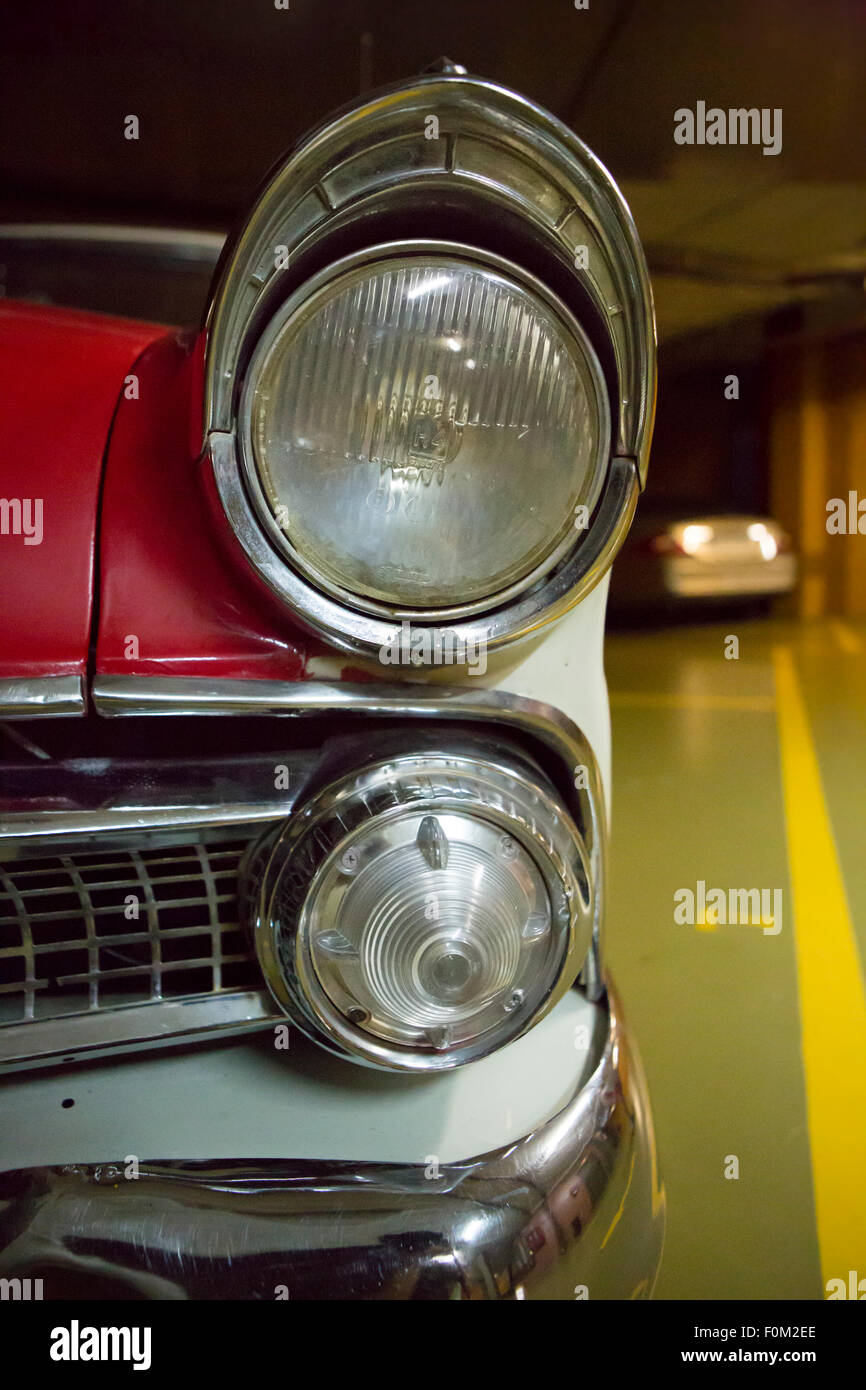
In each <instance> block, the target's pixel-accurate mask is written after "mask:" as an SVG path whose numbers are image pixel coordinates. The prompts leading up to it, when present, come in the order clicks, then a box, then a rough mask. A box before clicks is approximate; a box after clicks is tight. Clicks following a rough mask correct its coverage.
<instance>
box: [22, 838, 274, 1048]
mask: <svg viewBox="0 0 866 1390" xmlns="http://www.w3.org/2000/svg"><path fill="white" fill-rule="evenodd" d="M245 847H246V846H245V845H244V844H243V843H239V842H238V841H234V842H228V843H218V844H212V845H203V844H188V845H173V846H169V847H165V846H163V847H159V848H147V849H145V848H136V849H125V850H111V851H101V850H99V849H88V850H82V851H81V852H78V853H75V854H59V855H54V856H52V857H50V858H32V859H17V860H13V861H11V862H7V863H5V864H0V1024H13V1023H18V1024H20V1023H22V1022H26V1021H28V1020H34V1021H35V1020H40V1019H52V1018H59V1017H69V1016H73V1015H76V1014H82V1013H89V1014H92V1013H94V1012H98V1011H99V1010H106V1009H116V1008H118V1007H119V1006H123V1005H130V1004H138V1005H141V1004H156V1003H159V1002H162V1001H166V1000H173V999H178V998H181V997H183V998H187V997H197V998H200V997H201V996H211V997H212V996H215V995H224V994H227V993H229V992H235V991H238V990H249V989H257V988H260V986H261V977H260V975H259V971H258V968H257V966H256V964H255V960H254V957H253V954H252V951H251V949H250V947H249V945H248V942H247V938H246V935H245V933H244V931H243V929H242V927H241V925H240V921H239V913H238V891H237V880H238V866H239V862H240V859H241V856H242V854H243V852H244V850H245Z"/></svg>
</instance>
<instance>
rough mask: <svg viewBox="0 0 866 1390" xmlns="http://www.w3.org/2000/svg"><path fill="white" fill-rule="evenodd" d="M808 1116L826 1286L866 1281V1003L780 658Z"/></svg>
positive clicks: (777, 653)
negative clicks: (855, 1277) (855, 1275)
mask: <svg viewBox="0 0 866 1390" xmlns="http://www.w3.org/2000/svg"><path fill="white" fill-rule="evenodd" d="M773 666H774V670H775V676H776V699H777V708H778V723H779V749H780V757H781V766H782V785H783V793H784V804H785V820H786V825H787V835H788V859H789V864H790V875H791V889H792V893H793V899H794V901H793V911H792V912H791V913H788V914H787V916H788V920H791V919H792V918H793V922H794V938H795V942H796V951H797V974H798V984H799V996H800V1017H801V1028H802V1035H803V1067H804V1073H805V1080H806V1108H807V1114H808V1118H809V1140H810V1145H811V1151H812V1176H813V1182H814V1189H815V1208H816V1218H817V1225H818V1244H819V1247H820V1251H821V1267H822V1270H823V1277H824V1284H825V1287H826V1283H827V1280H828V1279H844V1280H845V1281H846V1282H847V1279H848V1272H849V1270H852V1269H856V1270H859V1274H860V1277H861V1278H862V1277H864V1276H866V1189H864V1181H866V1178H864V1175H866V994H864V989H863V978H862V974H861V969H860V959H859V956H858V952H857V943H856V939H855V936H854V931H853V927H852V924H851V916H850V912H849V909H848V902H847V899H846V896H845V885H844V882H843V879H842V873H841V869H840V866H839V859H838V855H837V852H836V844H835V841H834V839H833V830H832V826H831V823H830V817H829V814H828V811H827V803H826V800H825V798H824V788H823V785H822V782H821V771H820V767H819V764H818V757H817V754H816V752H815V746H814V743H813V741H812V734H811V730H810V727H809V720H808V715H807V713H806V705H805V702H804V699H803V695H802V692H801V690H800V684H799V681H798V679H797V673H796V670H795V667H794V659H793V656H792V653H791V650H790V648H789V647H774V648H773Z"/></svg>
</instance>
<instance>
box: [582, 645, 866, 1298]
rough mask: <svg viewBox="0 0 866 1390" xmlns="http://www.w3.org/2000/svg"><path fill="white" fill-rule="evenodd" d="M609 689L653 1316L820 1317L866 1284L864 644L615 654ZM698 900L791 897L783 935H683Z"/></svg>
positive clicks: (619, 912)
mask: <svg viewBox="0 0 866 1390" xmlns="http://www.w3.org/2000/svg"><path fill="white" fill-rule="evenodd" d="M731 635H733V636H736V637H737V638H738V639H739V657H738V659H726V658H725V649H726V640H727V639H728V638H729V637H730V636H731ZM727 646H728V648H729V649H730V648H731V646H732V644H731V643H730V642H727ZM607 674H608V682H609V686H610V691H611V704H612V712H613V748H614V766H613V772H614V781H613V854H612V862H611V899H610V902H611V909H610V917H609V919H608V959H609V961H610V963H611V969H612V972H613V975H614V979H615V981H616V985H617V988H618V990H619V992H620V994H621V996H622V999H623V1003H624V1007H625V1012H626V1015H627V1017H628V1018H629V1020H630V1022H631V1024H632V1026H633V1029H634V1032H635V1034H636V1037H637V1040H638V1044H639V1046H640V1049H641V1053H642V1056H643V1060H644V1065H645V1067H646V1071H647V1074H648V1078H649V1083H650V1093H651V1096H652V1100H653V1105H654V1112H655V1122H656V1129H657V1137H658V1143H659V1150H660V1157H661V1164H662V1175H663V1178H664V1181H665V1185H666V1188H667V1193H668V1235H667V1243H666V1250H665V1257H664V1262H663V1265H662V1270H661V1274H660V1277H659V1282H658V1285H657V1289H656V1294H657V1296H658V1297H661V1298H762V1299H765V1298H770V1299H772V1298H778V1299H785V1298H822V1297H824V1296H825V1294H824V1289H825V1285H826V1281H827V1280H828V1279H831V1278H842V1279H844V1280H845V1282H846V1284H847V1282H848V1272H849V1270H857V1271H858V1277H859V1278H864V1279H866V992H864V975H866V795H864V789H866V628H864V627H863V626H862V625H861V626H859V627H858V626H856V625H854V624H852V623H849V622H842V621H832V620H831V621H827V622H825V623H821V624H814V625H809V626H804V625H795V624H791V625H785V624H782V623H778V622H773V623H767V622H750V623H745V622H744V623H737V622H736V621H732V620H730V619H729V620H728V622H727V624H725V625H723V626H717V627H716V626H713V627H677V628H669V629H665V630H659V631H653V632H645V633H644V632H641V633H639V634H631V633H628V634H623V633H620V634H617V633H614V634H612V635H611V636H610V637H609V639H608V646H607ZM701 880H702V881H703V883H704V884H705V886H706V892H707V893H709V891H710V890H711V889H712V888H719V889H723V890H724V892H725V895H726V898H727V896H728V894H729V890H731V889H752V888H759V889H777V888H780V889H781V890H782V898H781V907H782V911H781V913H780V914H779V917H781V929H780V930H778V931H775V927H776V926H778V919H777V921H776V922H775V923H774V924H773V925H772V926H771V929H770V930H769V931H766V932H765V930H764V928H763V926H762V924H761V921H760V920H757V921H756V922H754V923H753V922H751V921H749V922H747V923H746V924H745V925H740V924H737V925H721V924H718V925H714V924H713V922H712V913H711V912H710V913H706V914H705V920H704V921H703V922H701V921H700V920H697V921H696V922H695V925H680V924H678V923H677V922H676V921H675V918H674V908H675V902H674V894H675V893H676V892H677V890H679V889H685V888H688V889H691V890H692V892H693V893H694V894H695V898H696V912H695V917H696V918H699V911H698V906H699V904H698V894H699V889H698V882H699V881H701ZM770 896H772V895H770ZM677 901H678V902H680V903H683V902H684V898H683V897H680V898H679V899H678V900H677ZM685 901H686V902H687V900H685ZM740 915H742V914H740ZM706 919H709V920H706ZM734 1159H735V1160H737V1162H736V1163H735V1162H733V1161H732V1160H734ZM737 1168H738V1173H739V1175H738V1177H733V1176H731V1177H726V1176H725V1173H726V1170H727V1172H728V1173H730V1174H733V1173H734V1172H735V1171H736V1170H737ZM863 1287H864V1290H866V1284H864V1286H863Z"/></svg>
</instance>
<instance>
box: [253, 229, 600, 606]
mask: <svg viewBox="0 0 866 1390" xmlns="http://www.w3.org/2000/svg"><path fill="white" fill-rule="evenodd" d="M246 401H247V404H246V411H247V416H248V436H247V437H248V451H249V453H250V454H251V456H252V472H253V475H254V481H255V483H256V484H257V487H258V489H259V490H260V502H261V503H262V504H263V506H264V507H265V508H266V509H267V512H268V514H269V517H270V521H271V523H272V524H273V525H274V526H275V527H276V528H277V530H278V531H279V533H280V537H281V542H282V543H283V544H284V545H285V546H286V547H287V548H288V549H289V551H290V552H291V555H292V557H293V559H294V561H295V563H296V564H297V565H298V566H299V568H300V569H301V570H302V571H304V572H305V573H306V574H307V575H308V577H311V578H313V579H314V580H315V581H316V582H317V583H318V584H319V585H320V586H321V587H324V588H325V589H326V590H328V591H330V592H332V593H334V594H336V595H338V596H340V597H342V598H345V597H347V596H348V597H349V598H350V599H352V600H353V601H355V602H356V603H359V604H360V605H361V606H362V607H363V606H367V607H368V608H371V609H372V611H376V608H377V605H378V606H380V607H388V606H390V607H391V608H394V607H397V608H403V609H407V610H410V611H413V612H414V611H417V612H419V613H422V614H423V613H427V614H429V613H430V612H431V610H442V609H448V608H454V607H458V608H459V607H460V606H461V605H462V606H466V605H472V604H473V603H478V602H480V601H482V600H487V599H489V598H490V597H491V596H493V595H498V596H503V597H504V596H505V595H506V594H511V593H513V592H516V591H519V590H520V589H521V588H524V587H526V586H527V585H528V584H530V583H532V582H534V580H535V579H536V578H537V577H540V576H541V575H542V574H544V573H546V572H547V571H548V570H549V569H550V568H552V566H553V565H554V564H555V563H556V562H557V561H558V560H559V559H560V558H561V557H562V556H563V555H564V554H565V553H566V552H567V551H568V550H569V549H570V548H571V547H572V546H573V545H574V543H575V540H576V539H577V538H578V537H577V535H576V530H575V519H576V518H581V517H583V516H584V515H588V513H589V512H590V511H591V509H592V507H593V506H594V504H595V502H596V501H597V499H598V496H599V493H600V490H601V486H602V481H603V475H604V469H605V467H606V464H607V458H606V454H607V434H606V418H607V417H606V413H605V410H604V408H603V406H602V404H601V402H602V388H601V377H600V371H599V368H598V364H597V361H596V359H595V356H594V354H593V351H592V349H591V347H590V346H589V344H588V342H587V340H586V339H585V338H584V336H583V334H582V333H581V330H580V329H579V327H578V325H577V324H576V322H575V321H574V320H573V319H572V318H571V316H570V315H569V314H568V313H567V311H566V310H565V309H563V308H562V307H561V306H559V307H556V303H555V301H548V300H547V299H542V297H541V295H540V293H539V294H535V293H533V292H531V291H530V290H529V289H527V288H524V287H523V285H522V284H521V283H519V282H518V281H517V280H516V279H511V278H509V276H508V275H506V274H505V273H503V272H501V271H499V270H495V271H494V270H492V269H487V268H485V267H484V266H482V265H481V264H477V265H476V264H474V263H472V262H468V261H461V260H460V259H458V258H456V257H453V258H452V257H449V256H445V255H441V256H427V257H420V256H404V257H394V256H392V257H391V258H390V259H387V258H386V259H383V260H381V261H378V262H376V261H374V262H372V263H370V264H366V265H362V266H360V267H356V268H355V269H353V270H350V271H347V272H345V273H343V274H342V275H339V276H337V277H336V278H335V279H334V280H333V281H331V282H328V283H326V284H325V285H324V286H323V287H322V288H320V289H319V290H318V291H317V292H315V293H314V294H312V295H311V296H310V297H309V298H307V299H303V298H301V301H300V303H298V304H296V305H295V306H294V307H293V301H291V300H290V301H289V303H288V305H287V306H286V312H285V313H284V314H283V315H282V316H279V315H278V316H277V318H276V319H275V320H274V323H273V324H272V325H271V328H270V329H269V330H268V332H266V333H265V335H264V336H263V339H262V341H261V343H260V345H259V348H258V349H257V351H256V354H255V355H254V358H253V362H252V364H251V369H250V372H249V374H248V386H247V390H246ZM584 508H585V509H586V512H585V513H584V512H583V509H584Z"/></svg>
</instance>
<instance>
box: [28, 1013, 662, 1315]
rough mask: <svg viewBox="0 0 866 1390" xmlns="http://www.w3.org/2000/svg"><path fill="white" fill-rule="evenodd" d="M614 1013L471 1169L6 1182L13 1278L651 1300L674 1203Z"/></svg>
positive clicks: (105, 1293)
mask: <svg viewBox="0 0 866 1390" xmlns="http://www.w3.org/2000/svg"><path fill="white" fill-rule="evenodd" d="M608 1004H609V1028H608V1033H607V1038H606V1040H605V1043H604V1046H603V1049H602V1054H601V1057H600V1059H599V1062H598V1065H597V1066H596V1068H595V1070H594V1072H593V1073H592V1075H591V1076H590V1079H589V1081H588V1082H587V1083H586V1084H585V1085H584V1086H583V1087H582V1088H581V1089H580V1090H578V1091H577V1093H576V1094H575V1095H574V1096H573V1098H572V1099H571V1101H570V1102H569V1103H568V1104H567V1105H566V1106H565V1108H564V1109H562V1110H561V1111H560V1112H559V1114H557V1115H555V1116H554V1117H553V1119H551V1120H550V1121H549V1122H548V1123H546V1124H544V1125H542V1126H541V1127H540V1128H539V1129H537V1130H535V1131H534V1133H532V1134H529V1135H527V1136H526V1137H525V1138H524V1139H522V1140H520V1141H518V1142H517V1143H515V1144H512V1145H510V1146H509V1147H508V1148H505V1149H500V1150H496V1151H494V1152H492V1153H488V1154H484V1155H482V1156H480V1157H477V1158H474V1159H470V1160H467V1161H465V1162H461V1163H451V1164H446V1165H442V1167H441V1168H440V1169H438V1176H437V1175H436V1172H437V1170H436V1167H435V1165H428V1167H427V1168H424V1167H423V1166H420V1165H402V1166H396V1165H395V1166H389V1165H387V1164H383V1163H364V1164H349V1163H333V1162H331V1163H325V1164H323V1163H315V1162H310V1161H286V1162H282V1161H273V1160H270V1161H267V1162H252V1161H238V1162H234V1163H226V1162H220V1163H147V1164H141V1166H140V1170H139V1177H138V1178H137V1180H133V1179H132V1178H129V1177H126V1176H125V1175H124V1166H123V1163H122V1162H120V1161H119V1160H118V1161H116V1162H114V1163H105V1164H102V1165H93V1166H69V1167H59V1168H33V1169H20V1170H17V1171H15V1172H9V1173H6V1174H4V1175H3V1176H2V1177H0V1213H2V1214H0V1275H2V1276H3V1277H6V1278H14V1277H19V1278H22V1279H23V1278H28V1277H30V1278H41V1279H42V1280H43V1288H44V1297H45V1298H48V1299H52V1298H99V1299H106V1298H107V1299H111V1298H129V1297H130V1296H132V1297H137V1298H142V1297H144V1298H156V1299H184V1298H189V1299H267V1300H273V1299H279V1298H289V1299H331V1298H335V1299H368V1298H369V1299H389V1298H390V1299H422V1298H431V1299H434V1298H444V1299H501V1298H506V1299H508V1298H521V1299H522V1298H542V1299H544V1298H547V1299H574V1298H589V1299H608V1298H641V1297H649V1295H650V1294H651V1292H652V1286H653V1283H654V1280H655V1276H656V1272H657V1269H658V1264H659V1260H660V1257H661V1246H662V1239H663V1232H664V1197H663V1192H662V1191H661V1189H660V1188H659V1185H658V1181H657V1174H656V1157H655V1144H654V1138H653V1131H652V1120H651V1116H650V1110H649V1104H648V1100H647V1094H646V1088H645V1083H644V1079H643V1074H642V1071H641V1068H640V1063H639V1061H638V1058H637V1056H636V1053H635V1052H634V1050H633V1048H632V1046H631V1044H630V1041H629V1039H628V1036H627V1033H626V1032H625V1030H624V1028H623V1025H622V1023H621V1021H620V1020H619V1018H618V1017H617V1013H616V1009H615V1005H611V1004H610V1000H608Z"/></svg>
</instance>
